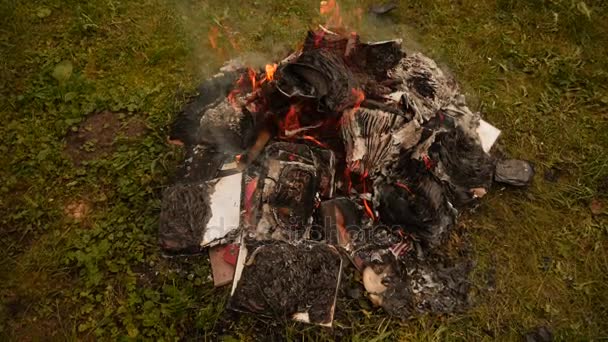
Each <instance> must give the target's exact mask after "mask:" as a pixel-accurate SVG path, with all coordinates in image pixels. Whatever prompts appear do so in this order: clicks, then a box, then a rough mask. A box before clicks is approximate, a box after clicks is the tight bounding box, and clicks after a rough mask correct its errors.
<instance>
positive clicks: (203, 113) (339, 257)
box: [159, 27, 533, 325]
mask: <svg viewBox="0 0 608 342" xmlns="http://www.w3.org/2000/svg"><path fill="white" fill-rule="evenodd" d="M334 31H335V32H334ZM198 91H199V94H200V95H198V96H197V97H195V98H194V99H193V100H192V101H191V102H190V103H189V104H187V105H186V106H185V107H184V108H183V110H182V112H180V113H179V115H178V117H177V119H176V121H175V123H174V125H173V127H172V133H171V137H170V139H172V140H173V141H175V142H177V143H179V144H182V145H184V147H185V149H186V153H187V157H186V161H185V165H184V166H183V168H182V169H181V171H180V172H181V174H180V176H179V180H178V181H177V182H176V184H174V185H173V186H171V187H169V188H168V189H166V191H165V192H164V194H163V202H162V212H161V217H160V233H159V235H160V244H161V247H162V248H163V249H164V251H166V252H167V253H168V254H173V255H179V254H188V253H200V252H201V251H202V250H203V249H206V248H209V255H210V258H211V264H212V268H213V276H214V282H215V284H216V285H218V286H219V285H225V284H229V283H232V292H231V299H230V302H229V308H230V309H233V310H237V311H243V312H251V313H256V314H261V315H269V316H278V317H288V318H291V319H295V320H299V321H304V322H311V323H315V324H321V325H331V323H332V321H333V316H334V311H335V306H336V297H337V296H338V295H339V294H340V292H341V291H340V280H341V277H343V275H344V274H346V273H345V272H346V270H347V269H350V272H351V273H352V272H353V270H354V272H358V274H359V275H360V278H358V279H361V281H362V283H363V286H364V288H365V291H366V293H367V295H368V297H369V299H370V300H371V302H372V303H374V304H375V305H377V306H381V307H383V309H384V310H385V311H386V312H387V313H389V314H391V315H394V316H397V317H402V318H408V317H411V316H412V315H416V314H417V313H422V312H433V313H448V312H454V311H457V310H460V309H462V308H463V307H465V305H466V302H467V292H468V290H469V288H468V281H467V274H468V270H469V268H470V262H469V261H468V260H467V258H466V256H465V257H463V256H462V255H460V256H458V255H457V256H456V257H455V256H454V255H453V254H450V253H447V252H445V248H443V247H444V246H445V245H446V243H447V241H448V240H450V238H451V236H452V234H453V229H452V228H453V227H455V225H456V220H457V217H458V213H459V212H461V211H462V210H463V209H465V208H466V207H468V206H472V205H474V204H475V203H477V202H478V201H479V199H480V198H481V197H483V196H484V195H485V194H486V192H487V191H488V190H489V189H490V188H491V186H492V183H493V182H494V181H496V182H501V183H506V184H511V185H514V186H523V185H527V184H528V183H529V182H530V181H531V179H532V176H533V169H532V167H531V166H530V164H528V163H527V162H524V161H516V160H502V161H497V160H495V158H493V157H492V156H491V155H490V154H489V151H490V148H491V147H492V145H493V144H494V142H495V140H496V139H497V137H498V135H499V133H500V132H499V131H498V130H497V129H496V128H494V127H492V126H491V125H489V124H488V123H487V122H485V121H483V120H482V119H481V118H480V115H479V113H475V112H473V111H471V110H470V109H469V108H468V107H467V105H466V103H465V100H464V96H463V95H462V94H461V93H460V92H459V89H458V86H457V84H456V82H455V81H454V80H453V79H452V78H451V77H450V75H448V74H446V73H444V72H443V71H442V70H441V69H440V68H439V67H438V66H437V64H436V63H435V62H434V61H433V60H431V59H429V58H428V57H425V56H424V55H422V54H420V53H412V54H406V53H404V52H403V50H402V47H401V42H400V41H399V40H393V41H383V42H375V43H364V42H361V40H360V37H359V36H358V35H357V34H355V33H350V32H348V33H346V32H340V31H339V30H332V31H330V30H328V29H325V28H323V27H321V28H320V29H319V30H317V31H311V32H309V33H308V35H307V37H306V39H305V41H304V44H303V47H302V48H301V49H300V50H299V51H296V52H294V53H293V54H291V55H290V56H288V57H287V58H285V59H284V60H282V61H280V62H278V63H277V64H269V65H267V66H266V68H265V69H264V70H262V69H260V70H254V69H251V68H235V67H227V68H223V69H222V72H221V73H220V74H217V75H216V76H214V77H212V78H211V79H209V80H207V81H205V82H204V83H203V84H202V85H201V86H200V87H199V89H198ZM456 254H458V253H456ZM460 254H462V253H460ZM351 266H352V267H351Z"/></svg>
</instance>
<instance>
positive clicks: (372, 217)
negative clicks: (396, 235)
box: [363, 199, 376, 221]
mask: <svg viewBox="0 0 608 342" xmlns="http://www.w3.org/2000/svg"><path fill="white" fill-rule="evenodd" d="M363 206H364V207H365V213H366V214H367V216H369V218H370V219H372V221H375V220H376V216H375V215H374V211H373V210H372V208H371V207H370V206H369V204H368V203H367V200H366V199H363Z"/></svg>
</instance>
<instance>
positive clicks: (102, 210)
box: [0, 0, 608, 341]
mask: <svg viewBox="0 0 608 342" xmlns="http://www.w3.org/2000/svg"><path fill="white" fill-rule="evenodd" d="M357 3H358V4H357V5H355V1H354V0H351V1H343V3H342V5H343V8H344V11H345V12H347V13H351V15H350V16H349V19H351V24H352V25H353V26H356V27H357V28H358V30H359V31H360V32H361V33H362V34H363V35H364V36H366V37H368V38H370V39H382V38H391V37H403V38H405V41H406V42H407V45H408V46H410V47H413V48H414V49H420V50H422V51H423V52H425V53H427V54H428V55H430V56H432V57H433V58H435V59H436V60H438V61H440V62H441V63H442V64H443V65H445V67H446V68H447V69H449V70H450V71H451V72H452V73H454V74H455V76H456V77H457V79H458V80H459V81H460V83H461V85H462V87H463V89H464V90H465V92H466V94H467V95H468V98H469V102H471V103H472V104H473V107H474V108H475V109H477V110H480V111H482V112H483V113H484V116H485V117H486V118H487V120H488V121H490V122H492V123H493V124H495V125H496V126H498V127H500V128H501V129H502V130H503V135H502V137H501V141H500V150H501V151H503V152H504V153H507V154H509V155H511V156H513V157H516V158H525V159H529V160H532V161H533V162H534V163H535V165H536V169H537V176H536V179H535V182H534V184H533V186H531V188H530V189H529V190H527V191H514V190H503V189H501V188H496V189H493V191H492V193H491V195H490V196H488V197H487V198H486V199H484V201H483V204H482V205H481V207H479V208H478V209H477V210H476V212H475V213H473V214H472V215H466V216H465V217H464V218H463V219H462V222H463V225H464V229H465V230H466V231H467V232H468V233H469V236H470V238H471V240H472V244H473V246H474V257H475V260H476V267H475V269H474V272H473V281H474V285H475V286H474V288H475V291H474V293H473V301H474V305H473V307H472V308H471V310H469V311H468V312H466V313H464V314H459V315H453V316H450V317H430V316H429V317H421V318H419V319H416V320H412V321H407V322H400V321H398V320H395V319H390V318H387V317H386V316H385V315H384V314H383V313H382V312H381V311H380V310H374V309H373V308H371V307H370V306H369V304H368V303H367V302H366V301H364V300H363V301H361V303H353V302H352V301H348V300H341V301H340V303H339V311H338V320H337V322H336V328H334V329H333V330H325V329H319V328H317V327H311V326H305V325H299V324H295V323H272V322H264V321H259V320H256V319H254V318H251V317H247V316H245V317H241V318H239V319H236V320H232V318H233V317H231V316H230V314H229V313H225V312H223V307H224V303H225V301H226V296H227V292H226V290H222V289H220V290H215V289H213V286H212V284H211V282H210V281H209V279H208V275H209V265H208V262H207V261H206V260H205V259H206V258H204V257H192V258H189V259H187V260H167V259H163V258H162V257H161V256H160V254H159V250H158V248H157V246H156V229H157V218H158V214H159V192H160V190H161V189H162V188H163V187H164V186H165V185H167V184H169V182H170V179H171V175H172V172H173V170H174V169H175V166H176V165H177V164H178V163H179V161H180V158H181V154H180V151H179V150H177V149H175V148H173V147H170V146H167V145H166V144H165V137H166V135H167V126H168V124H169V123H170V122H171V119H172V116H173V114H174V113H175V111H176V110H177V109H178V108H179V107H180V106H181V105H182V104H183V102H184V99H185V96H186V95H187V94H188V93H190V92H191V91H192V90H193V89H194V86H195V85H196V83H197V82H198V81H200V80H201V79H203V78H204V77H206V76H208V75H210V74H213V73H214V72H215V70H217V68H218V67H219V66H220V65H221V63H222V62H223V61H224V60H225V59H227V58H231V57H236V56H242V55H246V56H247V58H248V59H249V60H250V61H251V62H252V63H260V62H261V61H267V60H272V59H277V58H279V57H281V56H282V54H284V53H285V52H286V51H288V50H289V49H290V48H292V47H295V46H296V44H297V43H298V42H299V41H300V40H301V39H302V37H303V34H304V33H305V31H306V30H307V28H309V27H310V26H311V25H313V24H314V23H319V22H321V18H320V17H319V14H318V10H317V4H314V3H310V2H308V1H302V0H285V1H271V0H256V1H252V2H242V1H238V2H237V1H233V0H226V1H223V2H219V1H218V2H212V1H206V0H201V1H161V0H141V1H114V0H88V1H76V0H63V1H60V0H35V1H27V2H25V1H16V0H4V1H2V2H0V16H1V17H0V19H1V21H0V22H1V24H0V93H1V95H2V96H1V99H0V114H1V116H0V118H2V120H3V121H4V122H3V124H2V125H0V134H1V136H2V137H3V139H2V143H1V144H0V165H2V167H1V168H0V178H1V179H2V180H3V182H2V184H1V185H0V192H1V195H0V222H1V225H0V260H2V262H0V300H1V301H2V302H1V304H2V305H1V306H0V337H2V339H3V340H5V339H6V340H47V339H52V340H65V339H78V340H81V339H84V340H93V339H103V340H110V339H118V338H122V339H165V340H169V339H176V338H182V339H196V340H218V339H223V340H234V339H244V340H253V339H256V338H266V339H268V338H269V337H273V336H274V337H279V336H283V337H287V338H290V339H301V340H317V339H335V338H344V339H349V340H366V341H367V340H374V341H384V340H396V339H400V340H417V341H436V340H467V341H468V340H495V339H498V340H519V339H521V336H522V334H524V333H526V332H527V331H528V330H530V329H531V328H533V327H535V326H540V325H546V326H549V327H550V328H551V329H552V330H553V333H554V335H555V337H556V339H558V340H569V341H570V340H592V339H603V338H608V323H606V319H605V317H606V316H607V314H608V307H607V306H608V276H607V274H608V239H607V235H608V220H607V215H606V205H608V202H607V201H608V196H607V194H608V110H607V109H606V108H608V106H607V105H608V92H607V88H608V59H607V58H606V56H608V41H607V39H608V38H607V37H608V24H607V23H608V20H607V19H608V18H607V14H606V13H608V5H607V4H606V2H605V1H601V0H586V1H580V2H579V1H571V0H530V1H514V0H494V1H492V0H483V1H474V0H459V1H450V0H436V1H433V2H429V1H422V0H410V1H402V2H401V3H400V7H399V9H398V10H397V11H396V12H395V13H393V14H392V15H391V16H390V17H389V18H387V19H382V20H380V19H373V18H367V17H364V18H362V20H358V19H357V18H356V17H357V16H356V15H354V13H356V11H354V10H353V9H355V8H356V7H357V6H359V7H360V8H366V7H367V6H368V5H369V4H371V1H358V2H357ZM213 27H217V28H218V38H217V44H218V47H219V48H220V51H217V50H213V49H211V46H210V43H209V40H208V38H207V34H208V32H209V31H210V30H212V29H213ZM58 65H60V67H59V68H58V67H57V66H58ZM69 66H71V68H69ZM102 110H112V111H119V112H122V113H124V114H125V115H124V116H125V118H124V119H125V120H126V119H129V118H131V117H137V118H139V119H143V120H144V121H145V122H146V124H147V126H148V127H149V130H148V132H147V133H146V134H145V135H144V136H143V137H140V138H138V139H136V141H126V140H118V141H117V142H116V151H115V152H114V153H112V154H110V155H109V156H107V157H106V158H100V159H97V160H93V161H89V162H85V163H83V164H82V165H79V166H75V165H74V164H73V163H72V162H71V161H70V159H69V158H67V157H66V155H65V153H64V152H63V151H64V148H65V144H66V132H68V131H70V130H71V129H74V128H75V127H76V126H78V124H79V123H80V122H82V121H83V120H84V119H85V118H86V117H87V115H89V114H91V113H94V112H98V111H102ZM89 148H92V149H94V146H89ZM551 170H554V171H558V172H559V178H558V180H557V182H551V181H548V180H546V179H545V178H544V177H543V175H544V174H545V172H547V171H551ZM74 202H76V203H81V202H82V203H86V204H87V206H88V207H90V210H89V211H87V214H86V217H85V218H84V219H81V220H74V219H71V218H70V217H69V215H66V208H67V207H69V204H70V203H74ZM591 203H596V204H597V203H600V204H602V203H603V214H601V213H600V214H596V215H592V212H591V210H590V205H591Z"/></svg>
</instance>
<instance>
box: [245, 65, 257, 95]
mask: <svg viewBox="0 0 608 342" xmlns="http://www.w3.org/2000/svg"><path fill="white" fill-rule="evenodd" d="M247 75H248V76H249V79H250V80H251V89H252V90H253V91H255V90H256V89H257V85H258V82H257V80H256V73H255V70H253V69H251V68H247Z"/></svg>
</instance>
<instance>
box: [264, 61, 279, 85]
mask: <svg viewBox="0 0 608 342" xmlns="http://www.w3.org/2000/svg"><path fill="white" fill-rule="evenodd" d="M275 71H277V64H276V63H275V64H266V80H267V81H269V82H270V81H274V72H275Z"/></svg>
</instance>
